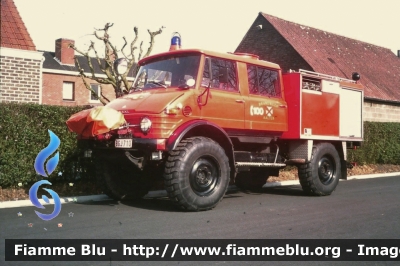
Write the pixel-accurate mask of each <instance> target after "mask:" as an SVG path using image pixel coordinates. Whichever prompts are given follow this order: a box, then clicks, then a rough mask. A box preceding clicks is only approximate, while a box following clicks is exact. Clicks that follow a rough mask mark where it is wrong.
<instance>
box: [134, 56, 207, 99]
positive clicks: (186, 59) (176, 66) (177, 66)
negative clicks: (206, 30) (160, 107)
mask: <svg viewBox="0 0 400 266" xmlns="http://www.w3.org/2000/svg"><path fill="white" fill-rule="evenodd" d="M201 62H202V54H201V53H182V54H166V55H165V54H164V55H162V56H159V57H155V58H152V59H151V60H149V61H145V63H144V64H140V68H139V70H138V72H137V75H136V77H135V81H134V83H133V85H132V89H131V90H130V93H132V92H136V91H147V90H150V89H160V88H162V89H168V88H178V87H181V86H182V85H185V83H186V81H187V80H189V79H194V80H197V78H198V75H199V73H200V72H199V71H200V68H201Z"/></svg>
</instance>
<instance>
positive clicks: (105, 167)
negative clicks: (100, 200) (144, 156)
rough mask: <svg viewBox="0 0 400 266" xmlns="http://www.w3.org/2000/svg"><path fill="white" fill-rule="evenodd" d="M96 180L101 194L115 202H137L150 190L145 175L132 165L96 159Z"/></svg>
mask: <svg viewBox="0 0 400 266" xmlns="http://www.w3.org/2000/svg"><path fill="white" fill-rule="evenodd" d="M96 179H97V183H98V185H99V186H100V187H101V188H102V189H103V192H104V193H105V194H106V195H107V196H109V197H110V198H112V199H115V200H137V199H140V198H143V196H144V195H146V194H147V193H148V191H149V188H150V182H148V180H146V178H145V175H144V174H143V173H142V172H141V171H140V170H139V169H137V168H136V166H134V165H133V164H132V163H130V162H125V161H116V160H107V159H98V160H97V162H96Z"/></svg>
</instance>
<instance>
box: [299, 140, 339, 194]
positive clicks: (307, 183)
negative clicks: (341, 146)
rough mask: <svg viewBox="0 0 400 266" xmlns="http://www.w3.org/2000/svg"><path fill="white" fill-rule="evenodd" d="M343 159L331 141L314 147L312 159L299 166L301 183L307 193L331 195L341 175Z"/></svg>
mask: <svg viewBox="0 0 400 266" xmlns="http://www.w3.org/2000/svg"><path fill="white" fill-rule="evenodd" d="M340 162H341V160H340V157H339V154H338V152H337V150H336V148H335V147H334V146H333V145H332V144H331V143H319V144H316V145H315V146H314V147H313V153H312V156H311V160H310V161H309V162H307V163H305V164H302V165H300V166H298V173H299V179H300V184H301V186H302V188H303V190H304V192H306V193H307V194H310V195H317V196H327V195H330V194H331V193H332V192H333V191H334V190H335V188H336V186H337V185H338V182H339V179H340V177H341V163H340Z"/></svg>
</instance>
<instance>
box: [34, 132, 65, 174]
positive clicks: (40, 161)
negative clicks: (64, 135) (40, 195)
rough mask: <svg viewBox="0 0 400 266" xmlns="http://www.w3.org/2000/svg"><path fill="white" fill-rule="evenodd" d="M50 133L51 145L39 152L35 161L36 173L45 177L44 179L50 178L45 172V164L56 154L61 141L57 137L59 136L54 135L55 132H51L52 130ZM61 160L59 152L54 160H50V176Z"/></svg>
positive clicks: (48, 170) (47, 165) (47, 166)
mask: <svg viewBox="0 0 400 266" xmlns="http://www.w3.org/2000/svg"><path fill="white" fill-rule="evenodd" d="M48 131H49V135H50V143H49V145H48V146H47V147H46V148H44V149H43V150H41V151H40V152H39V154H38V155H37V156H36V160H35V170H36V172H37V173H38V174H39V175H41V176H44V177H47V176H48V175H47V174H46V172H45V170H44V163H45V161H46V159H47V158H48V157H49V156H50V155H51V154H52V153H53V152H55V151H56V150H57V148H58V146H60V139H59V138H58V137H57V135H56V134H54V133H53V131H51V130H48ZM59 159H60V154H59V152H57V153H56V155H54V156H53V157H52V158H50V159H49V160H48V161H47V164H46V169H47V173H48V174H49V175H50V174H51V173H52V172H53V171H54V169H56V167H57V164H58V160H59Z"/></svg>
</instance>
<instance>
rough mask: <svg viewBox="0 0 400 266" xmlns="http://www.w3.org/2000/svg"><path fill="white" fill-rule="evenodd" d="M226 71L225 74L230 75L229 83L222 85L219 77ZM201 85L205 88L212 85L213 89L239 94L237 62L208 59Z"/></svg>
mask: <svg viewBox="0 0 400 266" xmlns="http://www.w3.org/2000/svg"><path fill="white" fill-rule="evenodd" d="M224 69H226V71H225V72H227V73H228V77H227V80H228V82H227V83H222V82H220V80H219V77H220V75H221V73H222V71H223V70H224ZM201 85H202V86H205V87H208V86H209V85H210V87H211V88H212V89H220V90H225V91H232V92H238V91H239V88H238V86H237V74H236V64H235V62H233V61H229V60H225V59H219V58H211V57H207V58H206V61H205V64H204V72H203V79H202V81H201Z"/></svg>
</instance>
